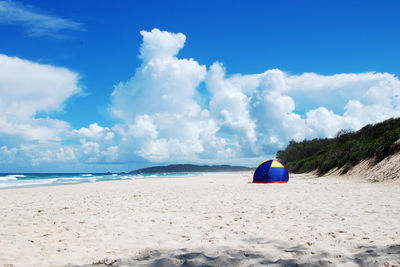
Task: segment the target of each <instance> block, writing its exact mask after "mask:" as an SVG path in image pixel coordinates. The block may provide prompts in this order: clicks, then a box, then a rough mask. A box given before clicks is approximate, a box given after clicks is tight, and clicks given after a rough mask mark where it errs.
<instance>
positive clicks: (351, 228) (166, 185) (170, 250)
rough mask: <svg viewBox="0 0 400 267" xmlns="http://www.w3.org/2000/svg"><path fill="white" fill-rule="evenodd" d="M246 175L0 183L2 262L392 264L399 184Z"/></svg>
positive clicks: (398, 237)
mask: <svg viewBox="0 0 400 267" xmlns="http://www.w3.org/2000/svg"><path fill="white" fill-rule="evenodd" d="M251 180H252V178H251V173H250V172H240V173H217V174H207V175H203V176H196V177H189V178H188V177H186V178H159V179H141V180H134V181H115V182H100V183H87V184H78V185H66V186H50V187H40V188H23V189H7V190H1V191H0V203H1V205H0V217H1V220H0V266H83V265H85V266H91V265H96V266H99V265H100V266H101V264H100V263H104V264H108V265H111V264H112V266H141V265H143V266H180V265H185V264H186V265H187V266H200V265H204V264H208V265H211V266H249V265H254V266H257V265H261V264H267V265H268V264H269V265H275V266H280V265H296V264H299V265H301V264H314V265H317V266H330V265H332V266H399V265H400V234H399V232H400V227H399V225H400V194H399V193H400V186H399V184H398V183H397V184H396V183H367V182H365V181H362V180H359V179H351V177H335V176H331V177H323V178H317V177H315V176H312V175H310V174H306V175H291V177H290V181H289V183H288V184H252V183H249V182H250V181H251Z"/></svg>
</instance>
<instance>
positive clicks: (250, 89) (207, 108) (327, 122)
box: [0, 29, 400, 169]
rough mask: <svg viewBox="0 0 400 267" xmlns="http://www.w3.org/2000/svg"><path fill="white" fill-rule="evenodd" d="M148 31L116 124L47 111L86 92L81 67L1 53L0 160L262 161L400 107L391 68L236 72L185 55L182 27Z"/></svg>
mask: <svg viewBox="0 0 400 267" xmlns="http://www.w3.org/2000/svg"><path fill="white" fill-rule="evenodd" d="M140 33H141V35H142V37H143V42H142V45H141V47H140V54H139V58H140V59H141V60H142V63H141V65H140V66H139V67H138V68H137V69H136V70H135V72H134V73H132V77H131V78H130V79H129V80H127V81H124V82H120V83H119V84H117V85H115V86H114V91H113V93H112V95H111V103H110V106H109V111H110V113H111V114H112V115H113V116H114V117H115V119H116V121H117V122H116V124H114V125H113V126H110V127H104V126H101V125H99V124H98V123H96V122H93V123H92V124H90V125H88V126H87V127H82V128H80V129H71V126H70V125H69V123H68V122H65V121H61V120H57V119H49V118H43V116H41V118H39V117H38V116H37V114H39V113H40V114H43V113H44V114H49V113H52V112H55V111H59V110H62V108H63V105H65V101H66V100H67V99H68V98H69V97H71V96H72V95H74V94H77V93H79V92H80V90H81V89H80V87H79V85H78V84H79V75H77V74H76V73H74V72H72V71H70V70H67V69H65V68H60V67H54V66H50V65H43V64H37V63H33V62H30V61H27V60H22V59H19V58H11V57H8V56H5V55H0V94H1V96H2V97H1V98H0V139H1V140H2V141H3V140H4V141H3V143H2V144H0V145H1V147H0V164H3V165H4V164H8V163H10V162H17V161H21V162H22V161H24V160H25V163H26V162H31V164H33V165H40V164H41V163H48V164H50V163H54V162H64V163H81V164H120V163H124V164H127V165H125V166H126V168H128V169H129V168H131V166H129V164H131V163H132V162H149V161H150V162H201V163H210V162H214V163H236V164H250V165H255V164H256V162H258V161H259V160H260V158H264V157H271V155H272V156H273V155H274V154H275V153H276V152H277V150H278V149H283V148H284V147H285V146H286V145H287V143H288V142H289V141H290V140H293V139H294V140H297V141H300V140H303V139H305V138H315V137H332V136H334V135H335V134H336V133H337V132H338V131H340V130H341V129H352V130H357V129H360V128H361V127H362V126H364V125H366V124H368V123H375V122H379V121H382V120H384V119H387V118H390V117H399V116H400V81H399V79H398V78H397V77H396V76H394V75H393V74H389V73H374V72H368V73H358V74H357V73H347V74H336V75H320V74H316V73H303V74H300V75H292V74H289V73H287V72H285V71H282V70H279V69H271V70H266V71H265V72H263V73H256V74H251V75H242V74H233V75H232V74H227V73H226V69H225V67H224V66H223V64H222V63H219V62H215V63H214V64H212V65H211V66H209V67H208V68H207V66H205V65H202V64H200V63H199V62H197V61H196V60H194V59H192V58H189V59H185V58H179V56H178V55H179V51H180V49H182V48H183V47H184V45H185V41H186V36H185V35H183V34H182V33H177V34H176V33H170V32H167V31H160V30H158V29H153V30H152V31H141V32H140ZM21 76H24V77H25V79H20V77H21ZM25 81H28V82H25ZM199 88H202V89H201V90H200V89H199ZM199 96H200V97H199ZM199 99H201V101H200V100H199ZM205 100H206V101H205ZM7 162H8V163H7ZM91 166H94V165H91ZM137 167H140V166H137Z"/></svg>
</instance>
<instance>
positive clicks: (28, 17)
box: [0, 1, 84, 37]
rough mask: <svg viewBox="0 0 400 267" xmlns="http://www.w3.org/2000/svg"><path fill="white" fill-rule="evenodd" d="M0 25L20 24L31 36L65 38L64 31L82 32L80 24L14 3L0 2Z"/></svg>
mask: <svg viewBox="0 0 400 267" xmlns="http://www.w3.org/2000/svg"><path fill="white" fill-rule="evenodd" d="M0 24H20V25H22V26H23V27H24V28H25V30H26V31H27V32H28V34H30V35H32V36H51V37H66V35H65V33H62V32H63V31H65V30H72V31H83V30H84V29H83V27H82V25H81V24H80V23H78V22H75V21H72V20H68V19H64V18H60V17H56V16H54V15H49V14H46V13H45V12H44V11H43V10H39V9H37V8H33V7H32V6H26V5H24V4H22V3H20V2H16V1H0Z"/></svg>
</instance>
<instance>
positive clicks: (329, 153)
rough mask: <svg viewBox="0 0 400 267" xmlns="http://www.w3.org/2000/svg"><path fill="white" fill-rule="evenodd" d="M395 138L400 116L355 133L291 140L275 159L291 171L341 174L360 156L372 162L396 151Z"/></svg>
mask: <svg viewBox="0 0 400 267" xmlns="http://www.w3.org/2000/svg"><path fill="white" fill-rule="evenodd" d="M399 139H400V118H397V119H389V120H386V121H383V122H381V123H377V124H375V125H367V126H365V127H363V128H362V129H360V130H359V131H357V132H352V131H349V130H341V131H340V132H338V134H337V135H336V137H335V138H329V139H328V138H325V139H313V140H304V141H302V142H295V141H291V142H290V143H289V145H288V146H287V148H286V149H285V150H281V151H278V153H277V158H278V160H279V161H281V162H282V163H284V164H285V165H286V167H287V169H288V170H289V171H290V172H294V173H304V172H310V171H314V170H316V171H317V172H318V174H319V175H323V174H325V173H327V172H328V171H329V170H332V169H334V168H340V169H341V170H342V174H344V173H346V172H347V171H348V170H350V169H351V168H352V167H353V166H355V165H356V164H358V163H360V162H361V161H362V160H364V159H374V163H375V164H376V163H378V162H379V161H381V160H383V159H384V158H386V157H387V156H389V155H391V154H394V153H396V152H397V151H400V142H399V141H398V140H399ZM396 141H398V142H396Z"/></svg>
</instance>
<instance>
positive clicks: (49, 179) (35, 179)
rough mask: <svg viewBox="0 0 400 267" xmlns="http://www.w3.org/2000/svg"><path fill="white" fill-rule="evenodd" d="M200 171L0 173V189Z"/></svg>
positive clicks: (162, 175)
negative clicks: (155, 172)
mask: <svg viewBox="0 0 400 267" xmlns="http://www.w3.org/2000/svg"><path fill="white" fill-rule="evenodd" d="M193 175H200V173H157V174H126V173H124V174H116V173H114V174H110V173H26V174H0V189H6V188H21V187H37V186H50V185H66V184H81V183H96V182H103V181H118V180H136V179H146V178H168V177H187V176H193Z"/></svg>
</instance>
